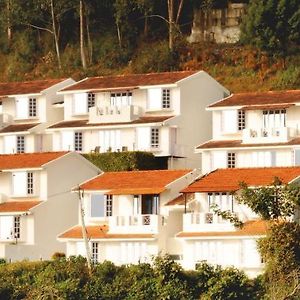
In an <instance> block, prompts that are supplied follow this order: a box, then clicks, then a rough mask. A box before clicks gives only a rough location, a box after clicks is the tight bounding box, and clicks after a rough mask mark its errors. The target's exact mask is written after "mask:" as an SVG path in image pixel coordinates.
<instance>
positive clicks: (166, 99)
mask: <svg viewBox="0 0 300 300" xmlns="http://www.w3.org/2000/svg"><path fill="white" fill-rule="evenodd" d="M170 107H171V103H170V89H163V90H162V108H170Z"/></svg>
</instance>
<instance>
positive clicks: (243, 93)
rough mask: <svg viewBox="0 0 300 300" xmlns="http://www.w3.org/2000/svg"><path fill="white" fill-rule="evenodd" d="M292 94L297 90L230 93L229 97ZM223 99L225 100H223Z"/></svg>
mask: <svg viewBox="0 0 300 300" xmlns="http://www.w3.org/2000/svg"><path fill="white" fill-rule="evenodd" d="M293 92H299V89H298V90H297V89H292V90H270V91H260V92H251V91H249V92H239V93H232V94H231V95H245V94H250V95H258V94H265V93H269V94H272V93H273V94H274V93H293ZM224 99H225V98H224Z"/></svg>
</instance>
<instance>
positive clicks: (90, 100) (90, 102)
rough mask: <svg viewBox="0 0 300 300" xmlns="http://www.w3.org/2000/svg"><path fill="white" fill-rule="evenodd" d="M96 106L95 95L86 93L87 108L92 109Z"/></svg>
mask: <svg viewBox="0 0 300 300" xmlns="http://www.w3.org/2000/svg"><path fill="white" fill-rule="evenodd" d="M95 104H96V95H95V94H94V93H88V108H90V107H94V106H95Z"/></svg>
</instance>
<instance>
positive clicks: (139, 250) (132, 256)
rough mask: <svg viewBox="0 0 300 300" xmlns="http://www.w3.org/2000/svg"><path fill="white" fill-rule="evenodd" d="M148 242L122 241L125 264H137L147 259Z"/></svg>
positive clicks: (122, 255)
mask: <svg viewBox="0 0 300 300" xmlns="http://www.w3.org/2000/svg"><path fill="white" fill-rule="evenodd" d="M147 250H148V249H147V244H146V243H144V242H122V243H120V257H121V262H122V263H123V264H130V263H133V264H136V263H139V262H144V261H146V259H147Z"/></svg>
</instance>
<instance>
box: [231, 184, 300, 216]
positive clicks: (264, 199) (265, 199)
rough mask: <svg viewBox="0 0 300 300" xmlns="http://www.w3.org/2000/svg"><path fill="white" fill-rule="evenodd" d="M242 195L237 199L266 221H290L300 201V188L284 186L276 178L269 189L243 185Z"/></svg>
mask: <svg viewBox="0 0 300 300" xmlns="http://www.w3.org/2000/svg"><path fill="white" fill-rule="evenodd" d="M240 186H241V190H240V194H239V195H237V197H236V199H237V200H238V202H240V203H242V204H245V205H247V206H249V207H250V208H251V210H252V211H254V212H255V213H257V214H258V215H259V216H260V217H261V218H262V219H264V220H277V219H289V218H290V217H291V216H292V215H293V214H294V212H295V209H296V207H297V206H299V201H300V187H299V186H298V185H296V184H283V183H282V181H281V180H280V179H279V178H274V181H273V183H271V184H270V186H268V187H259V188H249V187H248V186H247V184H246V183H243V182H242V183H241V184H240Z"/></svg>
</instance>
